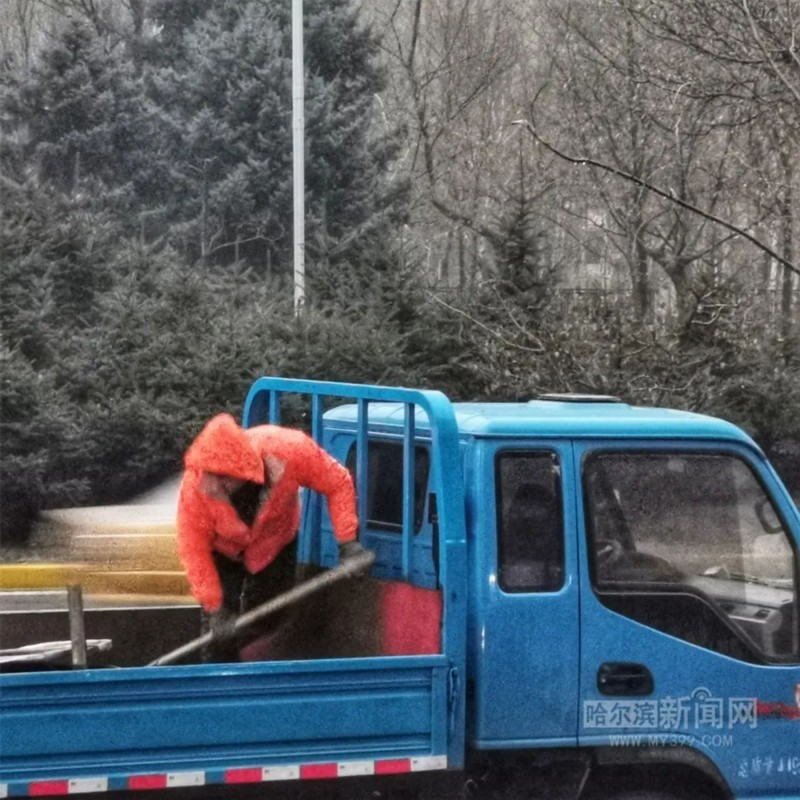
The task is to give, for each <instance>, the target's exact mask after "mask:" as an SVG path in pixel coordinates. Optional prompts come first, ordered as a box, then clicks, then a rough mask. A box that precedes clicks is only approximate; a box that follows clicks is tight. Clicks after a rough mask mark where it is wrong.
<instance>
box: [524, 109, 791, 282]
mask: <svg viewBox="0 0 800 800" xmlns="http://www.w3.org/2000/svg"><path fill="white" fill-rule="evenodd" d="M512 124H513V125H522V126H524V127H525V128H527V130H528V131H529V133H530V134H531V136H532V137H533V139H534V141H536V142H538V143H539V144H540V145H541V146H542V147H544V148H545V149H546V150H548V151H549V152H551V153H552V154H553V155H555V156H558V158H560V159H563V160H564V161H567V162H568V163H570V164H577V165H579V166H586V167H593V168H595V169H600V170H603V171H604V172H609V173H611V174H612V175H616V176H617V177H619V178H623V179H624V180H626V181H629V182H630V183H635V184H636V185H637V186H641V187H642V188H644V189H646V190H647V191H648V192H652V193H653V194H655V195H658V196H659V197H663V198H664V199H666V200H669V201H670V202H671V203H674V204H675V205H678V206H680V207H681V208H685V209H686V210H687V211H691V212H692V213H693V214H697V215H698V216H700V217H702V218H703V219H706V220H708V221H709V222H714V223H716V224H717V225H721V226H722V227H723V228H726V229H727V230H729V231H731V232H732V233H734V234H735V235H736V236H740V237H741V238H743V239H746V240H747V241H748V242H750V243H751V244H753V245H755V246H756V247H757V248H758V249H759V250H761V251H762V252H764V253H767V254H768V255H769V256H770V257H771V258H774V259H775V260H776V261H777V262H779V263H780V264H782V265H783V266H784V267H786V268H787V269H789V270H791V271H792V272H794V273H795V274H796V275H800V267H798V266H797V265H796V264H794V263H793V262H792V261H790V260H789V259H786V258H784V257H783V256H782V255H780V254H779V253H777V252H776V251H775V250H773V249H772V248H771V247H770V246H769V245H767V244H765V243H764V242H762V241H761V240H760V239H758V238H757V237H755V236H753V234H751V233H749V232H748V231H746V230H745V229H744V228H740V227H739V226H738V225H734V224H733V223H732V222H728V220H725V219H722V218H721V217H718V216H716V215H715V214H711V213H709V212H708V211H704V210H703V209H702V208H698V207H697V206H696V205H694V204H693V203H690V202H688V201H687V200H684V199H682V198H680V197H678V196H676V195H675V193H674V192H668V191H665V190H664V189H661V188H659V187H658V186H655V185H654V184H652V183H650V181H647V180H645V179H644V178H640V177H638V176H637V175H631V173H629V172H625V171H624V170H621V169H618V168H617V167H613V166H611V165H610V164H605V163H603V162H602V161H596V160H594V159H592V158H587V157H576V156H570V155H568V154H567V153H564V152H562V151H561V150H559V149H558V148H556V147H555V146H554V145H552V144H550V143H549V142H547V141H545V140H544V139H543V138H542V137H541V136H540V135H539V133H538V132H537V131H536V128H535V127H534V126H533V124H532V123H531V122H529V121H528V120H516V121H515V122H513V123H512Z"/></svg>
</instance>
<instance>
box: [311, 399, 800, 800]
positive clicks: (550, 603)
mask: <svg viewBox="0 0 800 800" xmlns="http://www.w3.org/2000/svg"><path fill="white" fill-rule="evenodd" d="M453 408H454V412H455V418H456V423H457V428H458V435H459V445H460V452H461V466H462V474H461V475H460V476H459V478H460V479H461V480H462V481H463V486H464V502H465V521H466V533H467V537H466V538H467V551H468V611H467V626H468V635H467V666H466V674H467V689H468V691H467V708H466V726H467V733H466V742H467V746H468V748H469V750H470V752H471V753H472V754H473V755H474V754H477V753H481V754H484V755H489V754H495V755H496V756H500V755H501V754H507V753H509V752H514V753H516V754H519V753H520V752H527V753H528V754H529V755H530V756H531V757H532V758H535V759H536V760H541V758H542V757H543V756H545V754H546V755H548V756H550V757H552V758H564V757H565V756H566V755H567V754H569V753H571V754H572V755H574V756H576V757H578V760H579V762H580V763H582V764H583V765H584V767H585V769H586V771H587V773H589V772H591V777H588V778H587V781H586V782H585V783H586V785H589V786H591V785H594V786H595V787H597V786H598V785H603V784H604V782H609V783H613V784H614V785H615V786H617V787H618V788H619V791H622V790H623V789H624V788H625V787H628V788H629V789H630V790H631V791H633V790H636V789H639V788H642V787H646V788H648V789H649V790H653V789H654V788H655V787H657V786H658V785H659V784H662V791H667V790H671V791H674V792H675V794H672V795H669V796H674V797H688V796H691V797H695V796H698V797H699V796H703V795H702V794H701V793H702V792H704V791H705V792H708V793H709V796H728V795H735V796H737V797H750V796H758V797H766V796H770V797H790V796H792V797H796V796H797V795H798V794H800V749H799V747H798V743H800V666H798V664H799V663H800V625H799V624H798V591H797V589H798V558H797V554H798V531H799V530H800V524H799V523H800V520H799V519H798V510H797V507H796V506H795V505H794V504H793V502H792V500H791V498H790V496H789V495H788V493H787V491H786V490H785V488H784V487H783V486H782V485H781V483H780V480H779V479H778V478H777V476H776V474H775V472H774V471H773V469H772V468H771V467H770V465H769V464H768V462H767V460H766V459H765V457H764V455H763V453H762V452H761V451H760V449H759V448H758V447H757V446H756V445H755V444H754V443H753V441H752V440H751V439H750V438H749V437H748V436H746V435H745V434H744V433H743V432H742V431H741V430H739V429H738V428H737V427H735V426H733V425H731V424H728V423H726V422H723V421H721V420H717V419H713V418H710V417H707V416H702V415H698V414H692V413H685V412H677V411H672V410H664V409H655V408H638V407H633V406H630V405H628V404H626V403H623V402H620V401H619V400H617V399H615V398H610V397H594V396H588V397H587V396H573V395H568V396H545V397H543V398H540V399H537V400H533V401H531V402H522V403H508V404H506V403H455V404H454V405H453ZM358 416H359V415H358V409H357V407H355V406H344V407H341V408H339V409H336V410H334V411H331V412H329V413H328V414H327V415H326V419H325V437H326V443H327V445H328V447H329V448H330V449H331V451H332V452H334V454H335V455H337V457H339V458H341V459H342V460H343V461H346V460H347V459H348V458H349V459H350V461H351V463H352V459H353V455H352V454H353V448H354V442H355V426H356V423H357V419H358ZM402 420H403V409H402V407H401V406H400V405H398V404H371V405H370V412H369V458H368V469H369V472H370V480H369V486H370V487H374V489H373V488H370V490H369V491H370V493H369V499H368V512H369V513H368V514H367V523H366V528H365V531H364V533H363V535H362V542H363V543H364V544H365V546H367V547H372V548H374V549H375V550H376V553H377V558H376V564H375V567H374V572H375V574H376V575H378V576H380V577H385V578H392V577H396V576H397V575H399V574H401V573H402V560H403V558H402V557H403V548H404V547H405V548H406V551H407V554H406V556H405V557H406V559H407V563H408V567H409V573H408V579H409V581H410V582H412V583H414V584H415V585H417V586H419V587H420V588H433V587H435V586H436V585H437V568H438V567H437V559H436V540H437V531H436V517H435V513H433V514H432V511H431V506H432V504H435V502H436V498H435V497H434V496H433V495H431V494H430V493H429V492H428V490H427V487H428V475H427V469H428V463H429V449H430V446H431V444H430V441H429V438H428V428H427V426H426V425H427V423H426V418H425V416H424V415H419V414H418V415H417V418H416V420H415V432H416V433H415V445H414V448H415V458H414V468H413V475H414V493H413V517H414V526H413V535H412V536H411V537H410V538H411V541H410V542H403V541H402V537H401V536H400V531H401V528H402V525H401V523H402V519H401V515H400V498H401V497H402V492H401V491H400V490H401V488H402V485H403V484H402V472H401V470H402V452H403V448H402V439H403V433H402ZM392 475H393V476H394V477H393V478H392V477H390V476H392ZM392 486H393V488H391V487H392ZM423 620H424V618H423ZM423 620H421V621H420V623H419V624H420V625H424V624H425V623H424V621H423ZM581 759H585V760H581ZM681 781H682V782H683V783H681ZM715 793H716V794H715ZM603 796H611V795H603ZM659 796H660V795H659ZM665 796H666V795H665Z"/></svg>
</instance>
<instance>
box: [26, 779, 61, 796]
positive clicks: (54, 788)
mask: <svg viewBox="0 0 800 800" xmlns="http://www.w3.org/2000/svg"><path fill="white" fill-rule="evenodd" d="M48 794H69V781H36V783H29V784H28V795H29V796H30V797H44V796H45V795H48Z"/></svg>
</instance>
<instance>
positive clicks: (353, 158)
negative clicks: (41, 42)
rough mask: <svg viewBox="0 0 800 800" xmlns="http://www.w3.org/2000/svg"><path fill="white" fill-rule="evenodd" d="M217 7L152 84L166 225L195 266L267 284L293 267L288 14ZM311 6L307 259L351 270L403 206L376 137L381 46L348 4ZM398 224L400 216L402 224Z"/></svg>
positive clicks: (234, 1)
mask: <svg viewBox="0 0 800 800" xmlns="http://www.w3.org/2000/svg"><path fill="white" fill-rule="evenodd" d="M284 5H285V4H273V3H263V2H257V0H217V2H214V3H213V7H212V8H210V10H209V11H208V12H207V13H206V14H204V15H203V16H202V17H200V18H198V19H197V20H196V21H195V22H194V23H193V24H191V25H190V26H189V27H188V28H187V29H186V31H185V34H184V37H183V40H182V44H181V46H180V47H179V48H178V47H175V48H174V50H173V52H180V54H181V55H180V58H179V59H178V60H176V61H173V62H171V63H170V64H169V65H168V66H164V67H163V68H161V69H159V70H156V71H154V72H153V75H152V79H151V83H150V86H151V94H152V97H153V99H154V101H155V102H156V103H157V104H158V105H159V107H160V108H161V110H162V123H163V128H162V135H161V140H162V141H164V142H170V161H171V163H172V185H171V187H170V194H171V197H170V206H169V212H168V213H169V218H170V220H171V222H172V224H173V226H174V227H173V233H175V234H177V235H176V237H175V241H177V242H181V243H182V244H183V246H184V247H185V248H186V251H187V253H188V254H189V255H190V257H192V258H198V257H205V258H210V259H213V260H215V261H218V262H222V263H230V262H232V261H235V260H237V259H243V260H247V262H248V263H250V264H253V265H255V266H257V267H259V268H260V269H261V270H262V271H264V270H269V269H270V268H271V267H272V266H274V265H279V266H282V267H283V268H284V269H286V268H287V266H288V263H289V262H290V260H291V231H292V200H291V197H292V159H291V156H292V128H291V119H292V117H291V102H292V101H291V30H290V24H289V22H290V18H289V13H288V6H286V7H284ZM306 6H307V19H306V46H305V54H306V114H305V116H306V137H307V161H306V179H307V185H306V192H307V210H308V218H307V226H308V227H307V242H308V249H307V253H308V260H309V262H310V263H314V262H318V263H320V264H327V263H331V262H333V263H337V262H338V263H342V262H343V261H345V260H352V259H353V257H354V254H355V253H357V252H358V250H359V247H361V248H362V249H363V246H364V243H366V242H367V241H369V242H374V241H375V231H376V230H380V231H381V233H382V234H383V235H384V236H385V235H386V233H387V231H388V224H389V223H390V222H391V221H392V213H391V211H392V209H393V207H394V206H395V204H397V206H398V207H402V203H399V202H398V201H399V200H400V195H399V193H398V192H396V191H395V187H394V186H393V185H392V183H391V181H390V180H389V178H388V172H389V170H388V165H389V164H390V162H391V159H392V157H393V154H394V150H393V137H391V136H388V137H387V136H385V135H382V134H381V135H375V131H374V126H373V125H372V115H373V109H372V103H373V97H374V95H375V93H376V92H377V91H378V90H379V89H380V87H381V85H382V75H381V73H380V71H379V70H378V69H377V68H376V67H375V66H374V57H375V53H376V42H375V40H374V38H373V36H372V35H371V34H370V32H369V31H368V30H367V29H365V28H364V27H363V26H362V25H361V24H360V22H359V17H358V14H357V12H356V11H355V10H354V7H353V6H352V4H351V3H349V2H345V0H335V2H322V0H315V1H314V2H309V3H307V4H306ZM395 216H396V215H395Z"/></svg>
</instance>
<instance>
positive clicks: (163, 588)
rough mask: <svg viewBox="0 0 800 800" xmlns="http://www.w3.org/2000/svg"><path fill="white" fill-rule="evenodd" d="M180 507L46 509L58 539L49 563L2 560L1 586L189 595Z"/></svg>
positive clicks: (48, 524) (45, 515) (50, 534)
mask: <svg viewBox="0 0 800 800" xmlns="http://www.w3.org/2000/svg"><path fill="white" fill-rule="evenodd" d="M174 516H175V512H174V508H171V507H169V506H136V505H129V506H102V507H93V508H70V509H57V510H52V511H46V512H44V513H43V514H42V525H43V526H44V528H46V530H47V532H48V538H49V539H51V540H52V541H54V542H57V543H58V546H57V547H56V548H55V549H54V555H53V556H52V557H48V556H47V555H45V558H48V561H47V562H46V563H38V562H27V563H14V564H0V590H2V589H53V588H61V587H64V586H68V585H71V584H77V585H80V586H81V587H82V588H83V591H84V593H87V594H134V595H136V594H140V595H144V594H146V595H165V596H172V597H184V596H185V597H186V598H189V585H188V582H187V580H186V575H185V573H184V571H183V567H182V566H181V563H180V560H179V558H178V553H177V548H176V545H175V523H174Z"/></svg>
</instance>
